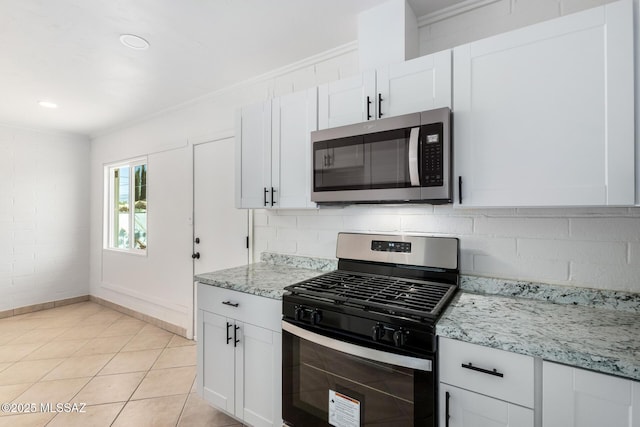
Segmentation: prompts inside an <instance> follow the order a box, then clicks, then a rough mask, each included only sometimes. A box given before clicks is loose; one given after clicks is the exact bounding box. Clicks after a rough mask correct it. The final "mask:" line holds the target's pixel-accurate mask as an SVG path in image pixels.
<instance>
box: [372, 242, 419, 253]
mask: <svg viewBox="0 0 640 427" xmlns="http://www.w3.org/2000/svg"><path fill="white" fill-rule="evenodd" d="M371 250H372V251H378V252H402V253H411V242H387V241H384V240H372V241H371Z"/></svg>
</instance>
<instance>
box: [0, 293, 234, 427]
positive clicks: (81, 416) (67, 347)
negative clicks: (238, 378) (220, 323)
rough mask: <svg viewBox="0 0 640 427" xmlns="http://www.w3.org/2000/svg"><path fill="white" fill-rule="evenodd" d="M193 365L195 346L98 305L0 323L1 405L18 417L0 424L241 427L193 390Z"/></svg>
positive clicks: (1, 413) (5, 415) (8, 415)
mask: <svg viewBox="0 0 640 427" xmlns="http://www.w3.org/2000/svg"><path fill="white" fill-rule="evenodd" d="M195 365H196V346H195V342H193V341H190V340H187V339H184V338H182V337H180V336H178V335H174V334H172V333H170V332H167V331H165V330H163V329H160V328H157V327H155V326H153V325H151V324H149V323H146V322H143V321H141V320H138V319H134V318H132V317H130V316H127V315H125V314H121V313H119V312H117V311H114V310H111V309H109V308H107V307H103V306H101V305H98V304H95V303H92V302H82V303H78V304H72V305H67V306H63V307H57V308H53V309H50V310H43V311H39V312H35V313H29V314H24V315H21V316H15V317H10V318H6V319H0V404H3V403H8V404H10V405H11V404H13V408H11V407H10V408H9V409H14V410H16V411H19V412H20V413H15V412H14V413H12V412H6V411H5V408H4V406H3V407H2V410H0V427H5V426H6V427H19V426H29V427H40V426H47V427H60V426H64V427H72V426H83V427H85V426H118V427H121V426H135V427H140V426H150V427H163V426H172V427H175V426H182V427H187V426H213V427H221V426H236V427H237V426H241V424H239V423H238V422H237V421H236V420H234V419H232V418H230V417H228V416H227V415H225V414H224V413H222V412H219V411H217V410H215V409H213V408H212V407H210V406H209V405H208V404H207V403H206V402H204V401H203V400H202V399H201V398H200V397H199V396H198V395H197V394H196V393H195V376H196V366H195ZM41 404H42V405H45V406H44V407H42V405H41ZM47 404H51V406H50V409H47V407H46V405H47ZM57 404H62V406H61V408H60V409H61V410H60V411H58V408H57ZM64 404H67V405H66V406H65V405H64ZM74 404H75V405H76V406H74ZM82 404H86V406H85V407H84V409H83V410H84V412H82V413H79V412H77V411H78V410H79V409H80V407H81V405H82ZM27 411H30V412H27Z"/></svg>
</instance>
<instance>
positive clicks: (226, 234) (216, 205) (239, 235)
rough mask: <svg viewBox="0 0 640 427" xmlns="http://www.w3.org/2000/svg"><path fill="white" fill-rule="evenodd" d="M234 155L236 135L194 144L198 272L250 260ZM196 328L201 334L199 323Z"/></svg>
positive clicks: (195, 253) (194, 229) (236, 264)
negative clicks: (237, 198)
mask: <svg viewBox="0 0 640 427" xmlns="http://www.w3.org/2000/svg"><path fill="white" fill-rule="evenodd" d="M234 156H235V152H234V138H225V139H221V140H217V141H212V142H207V143H204V144H198V145H194V147H193V233H194V234H193V255H196V256H197V257H196V258H194V259H193V272H194V274H201V273H208V272H210V271H216V270H222V269H225V268H231V267H237V266H240V265H245V264H247V263H248V261H249V249H248V248H247V236H249V217H248V212H249V211H248V210H247V209H236V208H235V203H234V202H235V189H234V177H235V174H234V170H233V167H234ZM196 242H198V243H196ZM193 293H194V295H193V299H194V301H193V306H194V307H197V301H196V294H195V287H194V291H193ZM193 329H194V335H196V336H197V325H195V322H194V328H193Z"/></svg>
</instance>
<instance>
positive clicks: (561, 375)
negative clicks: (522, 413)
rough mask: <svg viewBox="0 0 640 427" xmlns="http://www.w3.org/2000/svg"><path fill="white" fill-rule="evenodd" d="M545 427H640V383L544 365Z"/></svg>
mask: <svg viewBox="0 0 640 427" xmlns="http://www.w3.org/2000/svg"><path fill="white" fill-rule="evenodd" d="M542 387H543V390H542V396H543V397H542V426H543V427H602V426H616V427H640V416H638V412H639V411H640V407H639V406H640V383H638V382H637V381H631V380H627V379H623V378H617V377H613V376H610V375H604V374H599V373H595V372H590V371H586V370H583V369H577V368H572V367H569V366H564V365H558V364H556V363H550V362H544V364H543V378H542Z"/></svg>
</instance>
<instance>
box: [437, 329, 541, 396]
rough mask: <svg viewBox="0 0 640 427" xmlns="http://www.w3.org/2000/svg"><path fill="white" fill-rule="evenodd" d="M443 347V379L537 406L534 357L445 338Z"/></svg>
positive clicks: (487, 393)
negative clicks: (535, 400) (534, 397)
mask: <svg viewBox="0 0 640 427" xmlns="http://www.w3.org/2000/svg"><path fill="white" fill-rule="evenodd" d="M439 346H440V348H439V350H438V351H439V353H438V355H439V362H440V381H441V382H443V383H447V384H450V385H454V386H457V387H461V388H464V389H467V390H471V391H475V392H477V393H481V394H485V395H487V396H491V397H495V398H497V399H501V400H504V401H507V402H513V403H516V404H518V405H522V406H526V407H528V408H533V394H534V385H533V382H534V380H533V377H534V368H533V357H530V356H523V355H520V354H515V353H510V352H508V351H503V350H496V349H493V348H489V347H483V346H479V345H475V344H469V343H465V342H462V341H457V340H452V339H449V338H442V337H440V338H439ZM494 369H495V372H494Z"/></svg>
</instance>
